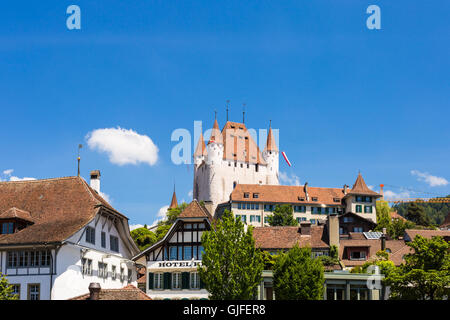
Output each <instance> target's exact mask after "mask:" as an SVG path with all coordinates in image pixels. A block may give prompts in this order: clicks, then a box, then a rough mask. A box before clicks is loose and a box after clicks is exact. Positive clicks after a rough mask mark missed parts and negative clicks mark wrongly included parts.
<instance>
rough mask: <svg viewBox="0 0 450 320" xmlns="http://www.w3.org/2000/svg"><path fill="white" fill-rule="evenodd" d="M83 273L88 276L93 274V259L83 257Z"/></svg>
mask: <svg viewBox="0 0 450 320" xmlns="http://www.w3.org/2000/svg"><path fill="white" fill-rule="evenodd" d="M81 273H82V274H83V275H86V276H91V275H92V260H91V259H85V258H83V259H81Z"/></svg>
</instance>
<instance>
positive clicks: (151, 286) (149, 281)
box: [148, 272, 154, 290]
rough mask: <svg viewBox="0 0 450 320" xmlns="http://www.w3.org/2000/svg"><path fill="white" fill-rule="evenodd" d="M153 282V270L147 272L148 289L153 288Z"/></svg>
mask: <svg viewBox="0 0 450 320" xmlns="http://www.w3.org/2000/svg"><path fill="white" fill-rule="evenodd" d="M153 282H154V273H153V272H150V273H149V274H148V288H149V289H150V290H152V289H153Z"/></svg>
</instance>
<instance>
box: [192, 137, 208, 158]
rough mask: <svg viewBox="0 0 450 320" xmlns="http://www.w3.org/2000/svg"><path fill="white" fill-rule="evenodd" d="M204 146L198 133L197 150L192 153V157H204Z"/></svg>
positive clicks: (203, 141)
mask: <svg viewBox="0 0 450 320" xmlns="http://www.w3.org/2000/svg"><path fill="white" fill-rule="evenodd" d="M206 155H207V152H206V146H205V140H204V139H203V134H202V133H200V138H199V139H198V143H197V148H196V149H195V152H194V157H198V156H206Z"/></svg>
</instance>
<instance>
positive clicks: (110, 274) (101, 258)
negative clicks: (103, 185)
mask: <svg viewBox="0 0 450 320" xmlns="http://www.w3.org/2000/svg"><path fill="white" fill-rule="evenodd" d="M99 178H100V172H98V171H93V172H92V173H91V186H92V187H91V186H89V185H88V184H87V183H86V182H85V181H84V180H83V179H82V178H80V177H65V178H56V179H45V180H34V181H18V182H1V183H0V233H1V234H0V272H1V273H3V274H5V275H6V277H7V278H8V281H9V283H10V284H12V285H13V286H14V290H15V292H16V293H17V294H18V295H19V297H20V299H21V300H27V299H29V300H39V299H42V300H48V299H52V300H53V299H55V300H62V299H68V298H72V297H75V296H78V295H81V294H85V293H87V292H88V287H89V284H90V283H92V282H98V283H100V284H101V287H102V288H104V289H113V288H122V287H124V286H125V285H128V284H133V285H136V267H135V264H134V262H133V261H131V260H130V258H131V257H133V256H134V255H136V254H137V253H138V252H139V249H138V248H137V247H136V245H135V244H134V242H133V240H132V238H131V236H130V232H129V226H128V218H127V217H125V216H124V215H122V214H121V213H119V212H118V211H116V210H115V209H114V208H112V207H111V205H110V204H109V203H108V202H106V201H105V200H104V199H103V198H102V197H101V196H100V195H99V193H100V181H99ZM93 187H95V189H96V190H94V189H93Z"/></svg>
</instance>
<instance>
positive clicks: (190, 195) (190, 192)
mask: <svg viewBox="0 0 450 320" xmlns="http://www.w3.org/2000/svg"><path fill="white" fill-rule="evenodd" d="M193 195H194V192H193V191H192V190H191V191H189V192H188V196H189V197H190V198H192V196H193Z"/></svg>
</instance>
